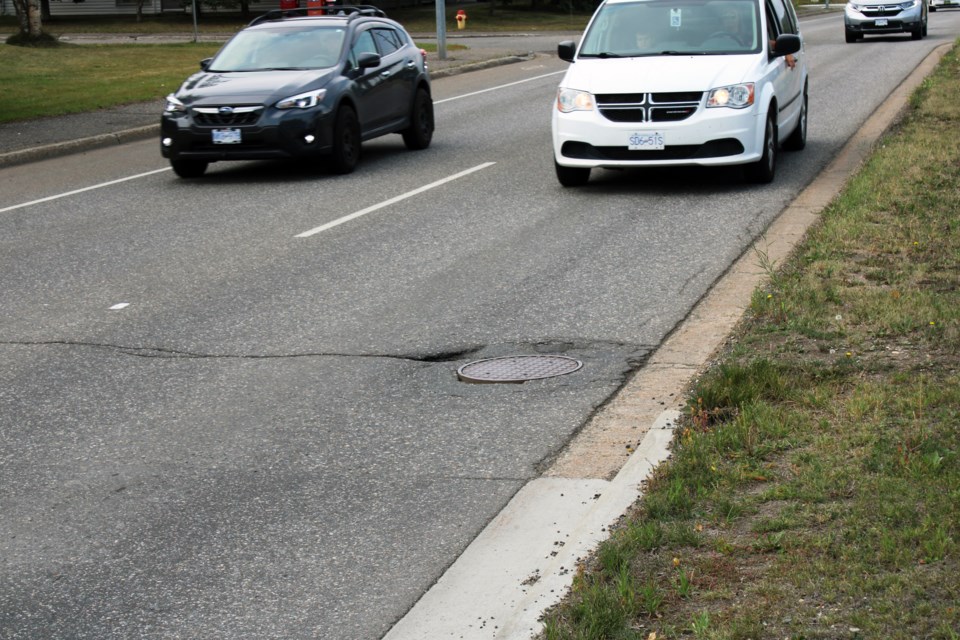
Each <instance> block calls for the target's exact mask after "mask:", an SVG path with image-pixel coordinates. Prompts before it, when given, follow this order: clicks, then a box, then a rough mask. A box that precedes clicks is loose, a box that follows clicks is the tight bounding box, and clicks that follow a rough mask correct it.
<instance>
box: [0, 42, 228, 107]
mask: <svg viewBox="0 0 960 640" xmlns="http://www.w3.org/2000/svg"><path fill="white" fill-rule="evenodd" d="M217 49H219V45H216V44H203V43H201V44H171V45H152V44H140V45H132V44H129V45H127V44H124V45H63V46H60V47H56V48H25V47H11V46H6V45H0V86H3V91H2V92H0V122H12V121H15V120H25V119H28V118H35V117H39V116H46V115H61V114H66V113H81V112H86V111H93V110H96V109H99V108H102V107H110V106H115V105H118V104H129V103H133V102H141V101H147V100H155V99H158V98H162V97H163V96H165V95H167V94H168V93H170V92H171V91H173V90H175V89H176V88H177V87H179V86H180V83H181V82H183V80H184V78H186V77H187V76H188V75H189V74H190V73H193V72H194V71H196V70H198V69H199V62H200V60H201V59H203V58H206V57H209V56H211V55H213V53H214V52H216V51H217Z"/></svg>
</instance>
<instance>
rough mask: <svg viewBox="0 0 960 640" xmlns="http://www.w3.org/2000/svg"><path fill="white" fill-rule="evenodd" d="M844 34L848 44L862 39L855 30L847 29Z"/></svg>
mask: <svg viewBox="0 0 960 640" xmlns="http://www.w3.org/2000/svg"><path fill="white" fill-rule="evenodd" d="M843 35H844V37H845V38H846V40H847V44H852V43H854V42H856V41H857V40H859V39H860V34H858V33H856V32H855V31H849V30H845V31H844V32H843Z"/></svg>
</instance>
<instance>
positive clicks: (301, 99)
mask: <svg viewBox="0 0 960 640" xmlns="http://www.w3.org/2000/svg"><path fill="white" fill-rule="evenodd" d="M325 95H327V90H326V89H318V90H316V91H307V92H306V93H301V94H298V95H295V96H290V97H289V98H284V99H283V100H281V101H280V102H278V103H277V109H309V108H311V107H315V106H317V105H318V104H320V101H322V100H323V96H325Z"/></svg>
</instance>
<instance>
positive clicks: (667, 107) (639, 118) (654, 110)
mask: <svg viewBox="0 0 960 640" xmlns="http://www.w3.org/2000/svg"><path fill="white" fill-rule="evenodd" d="M702 97H703V93H702V92H700V91H680V92H673V93H604V94H600V95H598V96H597V106H598V107H599V109H600V114H601V115H603V117H605V118H606V119H607V120H612V121H613V122H676V121H678V120H686V119H687V118H689V117H690V116H692V115H693V114H694V113H696V112H697V109H698V108H699V107H700V99H701V98H702Z"/></svg>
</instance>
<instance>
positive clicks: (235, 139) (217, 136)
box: [213, 129, 240, 144]
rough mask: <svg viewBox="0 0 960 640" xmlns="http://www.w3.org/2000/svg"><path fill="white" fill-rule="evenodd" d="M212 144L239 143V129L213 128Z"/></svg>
mask: <svg viewBox="0 0 960 640" xmlns="http://www.w3.org/2000/svg"><path fill="white" fill-rule="evenodd" d="M213 144H240V129H214V130H213Z"/></svg>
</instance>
